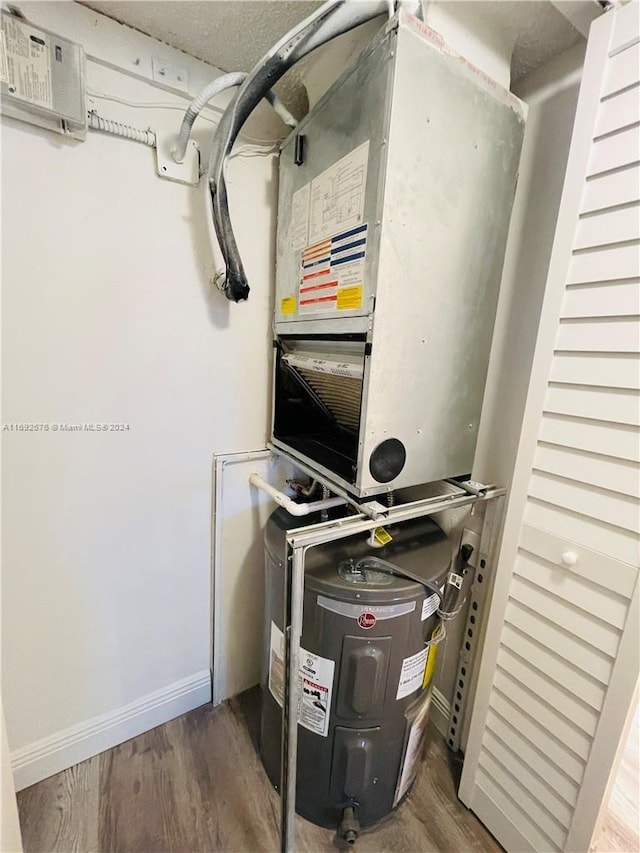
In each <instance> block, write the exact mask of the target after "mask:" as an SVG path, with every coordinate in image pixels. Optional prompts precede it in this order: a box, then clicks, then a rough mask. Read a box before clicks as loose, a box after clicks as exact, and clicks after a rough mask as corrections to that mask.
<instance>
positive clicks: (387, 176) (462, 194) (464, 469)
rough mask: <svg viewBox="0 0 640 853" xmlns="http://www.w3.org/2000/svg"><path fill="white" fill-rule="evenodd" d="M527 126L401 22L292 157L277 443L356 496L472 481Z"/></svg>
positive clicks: (279, 313) (323, 109) (282, 238)
mask: <svg viewBox="0 0 640 853" xmlns="http://www.w3.org/2000/svg"><path fill="white" fill-rule="evenodd" d="M523 113H524V107H523V105H522V104H521V103H520V102H519V101H518V99H517V98H515V96H513V95H512V94H511V93H510V92H508V91H507V90H505V89H503V88H502V87H501V86H499V85H498V84H496V83H494V82H493V81H491V80H489V79H488V78H487V77H486V75H483V74H482V73H481V72H479V71H478V70H477V69H475V68H473V67H472V66H471V65H470V64H469V63H468V62H466V61H465V60H464V59H463V58H462V57H460V56H457V55H455V54H454V53H453V52H452V51H451V50H449V49H448V48H447V46H446V44H444V42H443V40H442V38H441V37H440V36H438V35H437V33H435V32H434V31H433V30H430V29H429V27H427V26H426V25H425V24H423V23H422V22H421V21H419V20H418V19H417V18H415V17H413V16H412V15H410V14H408V13H406V12H405V11H401V12H400V15H399V17H398V18H397V19H396V18H394V19H392V20H391V21H390V22H389V23H388V24H387V25H386V26H385V27H384V28H383V29H382V30H381V32H380V33H379V34H378V35H377V36H376V37H375V38H374V39H373V41H372V42H371V44H370V45H369V46H368V47H367V48H366V49H365V51H364V52H363V54H362V55H361V56H360V57H359V58H358V60H357V61H356V62H355V64H354V66H353V67H352V68H351V69H349V70H348V71H347V72H345V74H344V75H343V76H342V77H341V78H340V79H339V80H338V81H337V82H336V83H335V84H334V85H333V86H332V87H331V89H330V90H329V91H328V92H327V93H326V94H325V95H324V96H323V97H322V99H321V100H320V101H319V102H318V103H317V104H316V105H315V106H314V108H313V109H312V110H311V111H310V112H309V114H308V115H307V116H305V118H304V119H302V121H301V122H300V123H299V125H298V126H297V128H296V130H295V131H294V132H293V133H292V134H291V135H290V136H289V137H288V138H287V140H286V141H285V143H284V144H283V146H282V152H281V156H280V183H279V202H278V236H277V272H276V304H275V316H274V332H275V337H276V342H275V343H276V359H275V362H276V364H275V376H274V378H275V382H274V386H275V392H274V412H273V414H274V419H273V438H272V442H273V444H274V445H276V446H277V447H279V448H281V449H283V450H285V451H287V452H288V453H290V454H291V455H292V456H293V457H295V458H296V459H297V460H298V461H300V462H304V463H306V464H307V465H310V466H311V467H313V468H314V470H317V471H318V472H320V473H321V474H325V475H326V476H327V477H328V478H329V479H332V480H333V481H334V482H335V481H337V482H339V483H340V485H341V486H342V487H343V488H344V489H346V490H347V491H348V492H349V493H350V494H352V495H355V496H357V497H360V498H362V497H368V496H372V495H377V494H381V493H383V492H386V491H389V490H392V489H393V490H396V489H401V488H406V487H409V486H414V485H419V484H421V483H429V482H434V481H435V480H440V479H444V478H447V477H459V476H465V475H468V474H469V472H470V471H472V469H473V458H474V453H475V447H476V440H477V433H478V424H479V419H480V412H481V408H482V400H483V395H484V387H485V380H486V375H487V367H488V363H489V352H490V348H491V339H492V334H493V326H494V320H495V310H496V305H497V299H498V290H499V285H500V278H501V272H502V265H503V258H504V251H505V245H506V237H507V230H508V227H509V220H510V213H511V205H512V201H513V196H514V192H515V186H516V176H517V169H518V161H519V154H520V146H521V141H522V136H523V129H524V119H523ZM300 137H303V138H304V142H305V144H304V155H303V157H302V160H301V159H300V157H297V156H296V148H297V146H296V139H298V138H300ZM291 357H305V358H307V364H309V361H311V362H313V363H316V364H317V363H318V359H321V360H322V359H325V360H326V359H331V358H332V357H333V358H334V360H337V361H338V362H340V364H338V365H337V367H335V368H334V374H340V371H342V370H344V364H342V362H349V364H350V365H351V366H352V367H353V368H354V370H355V368H357V370H358V371H359V375H360V377H361V379H360V380H359V381H360V383H361V393H360V394H359V404H358V403H354V401H355V399H356V397H357V396H358V395H357V394H356V393H355V392H354V391H353V384H354V382H355V381H356V380H354V379H353V378H351V379H344V378H342V376H341V375H333V376H332V379H333V381H334V394H333V396H332V397H330V396H329V395H328V392H327V391H326V389H325V396H324V397H323V396H322V392H321V391H319V390H318V388H319V386H318V384H317V383H316V385H313V383H312V382H311V386H312V391H313V392H315V394H314V393H311V392H309V390H308V389H307V392H306V395H305V394H303V393H301V392H300V387H301V385H302V383H300V381H299V377H298V376H297V375H296V373H295V370H293V371H292V369H291V368H290V366H289V365H288V363H287V359H288V358H291ZM283 364H284V367H283V366H282V365H283ZM294 379H296V380H297V382H296V383H294V381H293V380H294ZM307 379H308V376H307ZM309 381H310V380H309ZM325 381H326V380H325ZM341 381H342V383H343V384H342V386H341V388H340V387H337V388H336V385H337V386H339V385H340V382H341ZM345 400H346V401H347V403H349V402H351V404H352V406H351V408H352V409H355V411H350V420H349V421H348V422H346V423H345V422H344V420H341V419H340V418H341V407H344V403H345ZM309 401H311V402H309ZM322 404H324V405H322ZM332 415H333V416H334V417H333V419H332V417H331V416H332ZM354 419H355V421H357V425H356V424H355V423H354ZM334 421H335V423H334ZM392 448H393V449H392ZM402 449H404V454H405V456H404V463H403V462H402V461H401V460H400V461H399V460H398V457H399V456H401V453H402ZM390 453H395V454H396V458H395V459H394V460H393V461H392V460H390V459H388V454H390ZM387 463H388V464H387Z"/></svg>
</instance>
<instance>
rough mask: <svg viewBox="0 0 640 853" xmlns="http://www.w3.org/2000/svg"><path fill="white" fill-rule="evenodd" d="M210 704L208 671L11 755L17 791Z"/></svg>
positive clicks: (177, 682)
mask: <svg viewBox="0 0 640 853" xmlns="http://www.w3.org/2000/svg"><path fill="white" fill-rule="evenodd" d="M210 701H211V673H210V672H209V670H208V669H205V670H202V671H201V672H197V673H195V674H194V675H191V676H189V677H188V678H183V679H181V680H180V681H174V683H173V684H169V685H168V686H167V687H163V688H162V689H161V690H156V691H155V692H154V693H148V694H147V695H146V696H143V697H142V699H138V700H136V701H135V702H131V703H130V704H129V705H124V706H122V707H120V708H116V709H115V710H114V711H110V712H109V713H107V714H101V715H100V716H99V717H91V718H90V719H88V720H85V721H84V722H82V723H78V724H77V725H75V726H70V727H69V728H68V729H63V730H62V731H60V732H56V733H55V734H53V735H50V736H49V737H46V738H43V739H42V740H39V741H35V743H31V744H28V745H27V746H24V747H22V748H21V749H17V750H15V751H14V752H12V753H11V769H12V770H13V780H14V785H15V789H16V791H21V790H22V789H23V788H27V787H28V786H29V785H34V784H35V783H36V782H40V781H41V780H42V779H46V778H47V777H48V776H53V774H54V773H59V772H60V771H61V770H66V769H67V768H68V767H72V766H73V765H74V764H78V763H79V762H80V761H85V760H86V759H87V758H91V757H92V756H94V755H97V754H98V753H100V752H104V751H105V750H106V749H111V747H113V746H117V745H118V744H120V743H124V741H126V740H129V739H130V738H132V737H136V735H139V734H142V733H143V732H146V731H149V729H153V728H155V727H156V726H160V725H162V724H163V723H166V722H168V721H169V720H173V719H174V718H175V717H179V716H180V715H181V714H185V713H186V712H187V711H192V710H193V709H194V708H198V707H199V706H200V705H205V704H206V703H207V702H210Z"/></svg>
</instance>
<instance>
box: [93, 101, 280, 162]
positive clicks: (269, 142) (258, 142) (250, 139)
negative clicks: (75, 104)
mask: <svg viewBox="0 0 640 853" xmlns="http://www.w3.org/2000/svg"><path fill="white" fill-rule="evenodd" d="M87 95H89V97H91V98H98V100H101V101H111V102H112V103H114V104H121V105H122V106H125V107H132V108H133V109H136V110H176V111H177V112H180V113H184V106H182V105H181V104H167V103H162V102H161V101H149V102H144V101H128V100H126V98H118V97H117V96H116V95H107V94H106V93H105V92H98V91H96V90H95V89H90V88H87ZM206 109H207V110H209V111H211V112H215V113H218V114H219V116H222V115H223V113H224V109H223V108H222V107H216V106H214V105H213V104H207V106H206ZM199 118H200V120H201V121H206V122H209V124H215V125H217V124H219V122H220V118H219V117H217V118H211V117H210V116H208V115H206V114H205V112H204V110H203V111H202V112H201V113H200V116H199ZM294 121H295V119H294ZM285 124H286V122H285ZM238 139H240V140H242V141H246V142H247V146H246V147H250V146H252V145H253V146H256V147H258V146H265V147H268V148H270V149H271V148H273V149H274V150H277V149H278V147H279V144H280V142H279V140H273V139H261V138H260V137H258V136H249V134H248V133H245V132H244V131H240V133H239V134H238ZM232 156H233V155H232Z"/></svg>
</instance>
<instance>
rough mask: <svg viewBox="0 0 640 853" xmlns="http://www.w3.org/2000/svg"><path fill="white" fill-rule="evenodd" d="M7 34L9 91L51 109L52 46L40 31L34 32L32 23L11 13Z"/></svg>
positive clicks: (5, 28) (6, 28)
mask: <svg viewBox="0 0 640 853" xmlns="http://www.w3.org/2000/svg"><path fill="white" fill-rule="evenodd" d="M4 35H5V43H4V47H5V50H6V59H7V78H8V79H7V84H8V89H9V92H10V93H11V94H12V95H13V96H14V97H16V98H20V99H21V100H23V101H27V102H28V103H30V104H37V105H38V106H40V107H48V108H49V109H51V107H52V106H53V90H52V86H51V51H50V50H49V45H48V44H47V43H46V41H45V40H44V39H43V38H41V37H40V36H39V35H38V31H37V30H36V31H35V32H33V31H32V27H30V26H29V25H28V24H25V23H24V22H22V21H19V20H17V19H16V18H10V17H8V16H6V17H5V18H4Z"/></svg>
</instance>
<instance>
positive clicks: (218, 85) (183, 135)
mask: <svg viewBox="0 0 640 853" xmlns="http://www.w3.org/2000/svg"><path fill="white" fill-rule="evenodd" d="M246 79H247V74H246V72H244V71H234V72H232V73H231V74H223V75H222V76H221V77H216V79H215V80H212V81H211V83H209V84H208V85H207V86H205V87H204V89H203V90H202V91H201V92H199V93H198V94H197V95H196V97H195V98H194V99H193V100H192V101H191V103H190V104H189V106H188V107H187V111H186V113H185V114H184V118H183V119H182V124H181V125H180V132H179V133H178V138H177V139H176V144H175V147H174V148H173V149H172V151H171V156H172V157H173V159H174V160H175V161H176V163H182V162H183V161H184V157H185V153H186V151H187V144H188V142H189V137H190V135H191V128H192V127H193V123H194V122H195V120H196V119H197V118H198V116H199V115H200V112H201V110H202V109H203V108H204V107H205V106H206V105H207V104H208V103H209V101H211V100H212V99H213V98H215V97H216V95H219V94H220V93H221V92H224V91H225V90H226V89H231V88H233V87H234V86H240V85H242V83H244V81H245V80H246ZM265 98H266V99H267V100H268V101H269V103H270V104H271V106H272V107H273V109H274V110H275V111H276V113H277V114H278V115H279V116H280V118H281V119H282V121H283V122H284V123H285V124H286V125H288V126H289V127H295V126H296V124H297V122H296V120H295V118H294V117H293V116H292V115H291V113H290V112H289V110H288V109H287V108H286V107H285V105H284V104H283V103H282V101H280V100H279V99H278V98H277V97H276V96H275V95H274V93H273V92H271V91H269V92H266V93H265Z"/></svg>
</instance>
